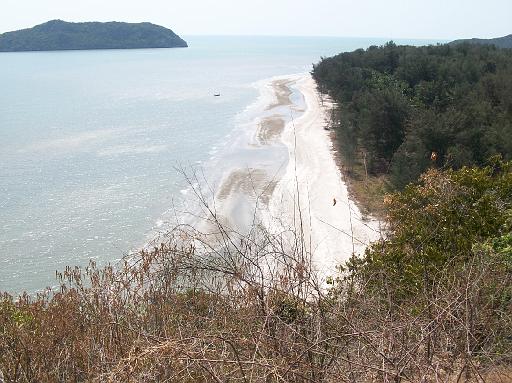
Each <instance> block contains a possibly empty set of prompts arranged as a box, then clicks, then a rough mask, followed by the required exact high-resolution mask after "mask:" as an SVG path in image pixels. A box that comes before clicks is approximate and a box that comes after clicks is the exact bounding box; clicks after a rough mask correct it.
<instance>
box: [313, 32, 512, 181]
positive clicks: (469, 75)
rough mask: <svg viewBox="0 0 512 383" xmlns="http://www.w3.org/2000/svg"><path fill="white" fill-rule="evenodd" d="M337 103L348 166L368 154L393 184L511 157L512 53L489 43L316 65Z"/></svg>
mask: <svg viewBox="0 0 512 383" xmlns="http://www.w3.org/2000/svg"><path fill="white" fill-rule="evenodd" d="M313 76H314V78H315V79H316V81H317V82H318V84H319V87H320V90H321V91H323V92H325V93H328V94H329V95H330V96H331V97H332V98H333V99H334V101H335V102H336V104H337V109H336V111H335V112H334V113H333V128H334V130H335V131H336V134H337V138H338V141H339V143H340V152H341V154H342V155H343V157H344V158H345V161H346V163H347V165H348V167H349V168H350V166H351V164H352V163H354V161H356V160H357V158H360V157H361V156H362V155H364V157H365V160H366V162H367V166H368V171H369V172H370V173H371V174H373V175H381V174H388V175H389V179H390V181H391V183H392V184H393V186H395V187H398V188H401V187H403V186H405V185H406V184H407V183H409V182H411V181H414V180H416V179H417V178H418V176H419V175H420V174H421V173H423V172H424V171H425V170H426V169H427V168H429V167H430V166H431V165H432V164H433V165H435V166H437V167H451V168H455V169H457V168H461V167H462V166H465V165H468V166H472V165H476V166H481V165H484V164H485V163H486V161H487V160H488V159H489V158H490V157H491V156H493V155H496V154H500V155H501V156H502V157H503V158H505V159H510V158H511V157H512V50H508V49H498V48H496V47H495V46H488V45H487V46H486V45H470V44H461V45H455V46H451V45H438V46H425V47H413V46H397V45H395V44H394V43H393V42H390V43H387V44H386V45H385V46H381V47H376V46H372V47H370V48H368V49H367V50H363V49H359V50H356V51H355V52H351V53H342V54H339V55H337V56H335V57H331V58H324V59H322V61H321V62H320V63H319V64H317V65H315V66H314V70H313Z"/></svg>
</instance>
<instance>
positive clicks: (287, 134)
mask: <svg viewBox="0 0 512 383" xmlns="http://www.w3.org/2000/svg"><path fill="white" fill-rule="evenodd" d="M295 86H296V87H297V89H298V90H299V91H300V92H301V93H302V94H303V96H304V99H305V104H306V111H305V113H304V114H303V115H302V116H301V117H300V118H298V119H296V120H294V121H292V122H291V123H289V124H288V125H287V127H286V128H285V131H284V132H283V135H282V140H283V142H284V143H285V145H286V146H287V147H288V149H289V155H290V162H289V164H288V167H287V169H286V173H285V175H284V177H283V178H282V179H281V181H280V182H279V183H278V185H277V187H276V189H275V191H274V193H273V195H272V197H271V200H270V203H269V213H270V216H271V217H272V218H271V219H270V223H269V224H268V225H269V226H270V228H271V229H275V230H279V227H278V226H281V227H283V226H287V225H288V226H289V227H293V226H295V227H296V228H299V227H300V224H299V223H298V218H299V216H301V217H302V225H303V231H304V235H305V239H306V244H307V246H308V248H309V247H310V249H308V250H310V251H311V253H312V260H313V266H314V268H315V269H316V270H317V271H318V272H319V274H320V277H321V278H323V279H324V281H325V278H328V277H330V276H335V274H336V266H337V265H339V264H342V263H344V262H345V261H346V260H348V259H349V258H350V256H351V255H352V253H353V252H356V253H361V252H362V251H364V248H365V247H366V246H367V245H368V244H369V243H370V242H371V241H373V240H376V239H378V238H379V236H380V235H379V232H378V227H379V225H378V222H377V221H364V220H362V214H361V212H360V211H359V209H358V208H357V206H356V205H355V204H354V203H353V202H352V201H350V199H349V194H348V189H347V186H346V185H345V183H344V182H343V178H342V174H341V172H340V170H339V168H338V166H337V164H336V162H335V159H334V155H333V146H332V142H331V139H330V137H329V132H328V131H327V130H325V129H324V127H325V126H326V116H327V112H328V108H327V105H326V106H325V107H324V106H322V105H321V101H320V97H319V95H318V93H317V90H316V84H315V81H314V80H313V79H312V77H311V76H310V75H306V76H304V77H302V78H300V79H299V80H297V82H296V84H295ZM334 200H336V204H335V205H334Z"/></svg>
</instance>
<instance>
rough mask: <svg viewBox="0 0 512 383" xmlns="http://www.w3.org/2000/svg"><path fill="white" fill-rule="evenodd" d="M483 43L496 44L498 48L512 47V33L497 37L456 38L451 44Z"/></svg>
mask: <svg viewBox="0 0 512 383" xmlns="http://www.w3.org/2000/svg"><path fill="white" fill-rule="evenodd" d="M464 43H469V44H481V45H495V46H497V47H498V48H512V35H508V36H504V37H497V38H495V39H463V40H455V41H452V42H451V43H450V44H464Z"/></svg>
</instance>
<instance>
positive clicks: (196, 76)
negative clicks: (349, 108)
mask: <svg viewBox="0 0 512 383" xmlns="http://www.w3.org/2000/svg"><path fill="white" fill-rule="evenodd" d="M185 39H186V40H187V41H188V43H189V45H190V47H189V48H187V49H148V50H105V51H73V52H33V53H32V52H29V53H0V89H1V92H0V292H1V291H7V292H9V293H13V294H17V293H20V292H22V291H28V292H30V293H33V292H36V291H38V290H40V289H43V288H44V287H46V286H54V285H55V284H56V280H55V271H56V270H59V271H61V270H63V269H64V268H65V267H66V266H67V265H70V266H75V265H77V266H86V265H87V264H88V262H89V260H91V259H92V260H95V261H96V262H97V263H98V264H99V265H103V264H106V263H115V262H117V261H118V260H119V259H121V258H122V257H123V255H125V254H127V253H129V252H130V251H133V250H136V249H138V248H141V247H142V246H144V245H145V244H147V243H148V242H149V241H151V240H152V239H153V238H155V236H157V235H159V234H162V233H163V232H165V231H166V230H167V229H168V227H169V225H170V224H171V223H172V222H175V221H176V220H178V221H179V219H180V216H181V214H182V212H183V211H184V210H186V204H187V203H188V202H187V200H188V199H190V198H191V197H190V194H191V193H190V185H188V184H187V182H186V180H185V179H184V176H183V174H181V171H180V170H179V169H180V168H181V169H185V170H186V171H187V172H191V171H193V169H195V171H197V172H199V173H200V174H205V178H207V179H208V181H209V182H212V184H215V182H216V180H217V179H218V178H219V177H221V176H222V174H223V173H224V172H225V171H226V170H227V169H228V168H229V167H233V166H239V167H243V166H245V162H246V161H248V159H247V158H246V156H247V155H248V154H247V153H249V152H250V151H247V150H244V151H237V147H238V146H239V145H241V143H240V141H241V140H242V141H243V137H244V134H245V132H244V127H245V126H248V124H250V122H251V121H252V120H254V119H255V118H257V117H258V115H259V114H261V113H262V108H263V106H262V105H264V103H263V102H262V100H261V98H262V97H263V93H262V92H263V90H262V89H263V88H262V86H263V84H265V79H270V78H273V77H275V76H282V75H288V74H296V73H297V74H298V73H304V72H308V71H310V70H311V68H312V64H313V63H315V62H317V61H319V59H320V57H322V56H331V55H334V54H336V53H339V52H342V51H351V50H354V49H357V48H365V47H368V46H370V45H380V44H383V43H385V42H386V41H387V39H356V38H321V37H314V38H313V37H310V38H308V37H198V36H189V37H185ZM397 42H398V43H407V44H414V45H424V44H429V43H435V41H424V40H422V41H418V40H397ZM215 93H220V94H221V97H214V94H215ZM294 97H296V95H295V96H294Z"/></svg>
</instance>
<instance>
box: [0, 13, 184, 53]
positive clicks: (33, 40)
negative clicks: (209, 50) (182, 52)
mask: <svg viewBox="0 0 512 383" xmlns="http://www.w3.org/2000/svg"><path fill="white" fill-rule="evenodd" d="M186 46H187V43H186V42H185V41H184V40H183V39H181V38H180V37H179V36H178V35H176V34H175V33H174V32H173V31H171V30H170V29H167V28H164V27H161V26H159V25H154V24H151V23H139V24H130V23H119V22H110V23H98V22H94V23H68V22H65V21H62V20H52V21H49V22H47V23H44V24H41V25H37V26H35V27H34V28H30V29H23V30H20V31H15V32H7V33H4V34H1V35H0V52H20V51H51V50H80V49H138V48H177V47H186Z"/></svg>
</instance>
